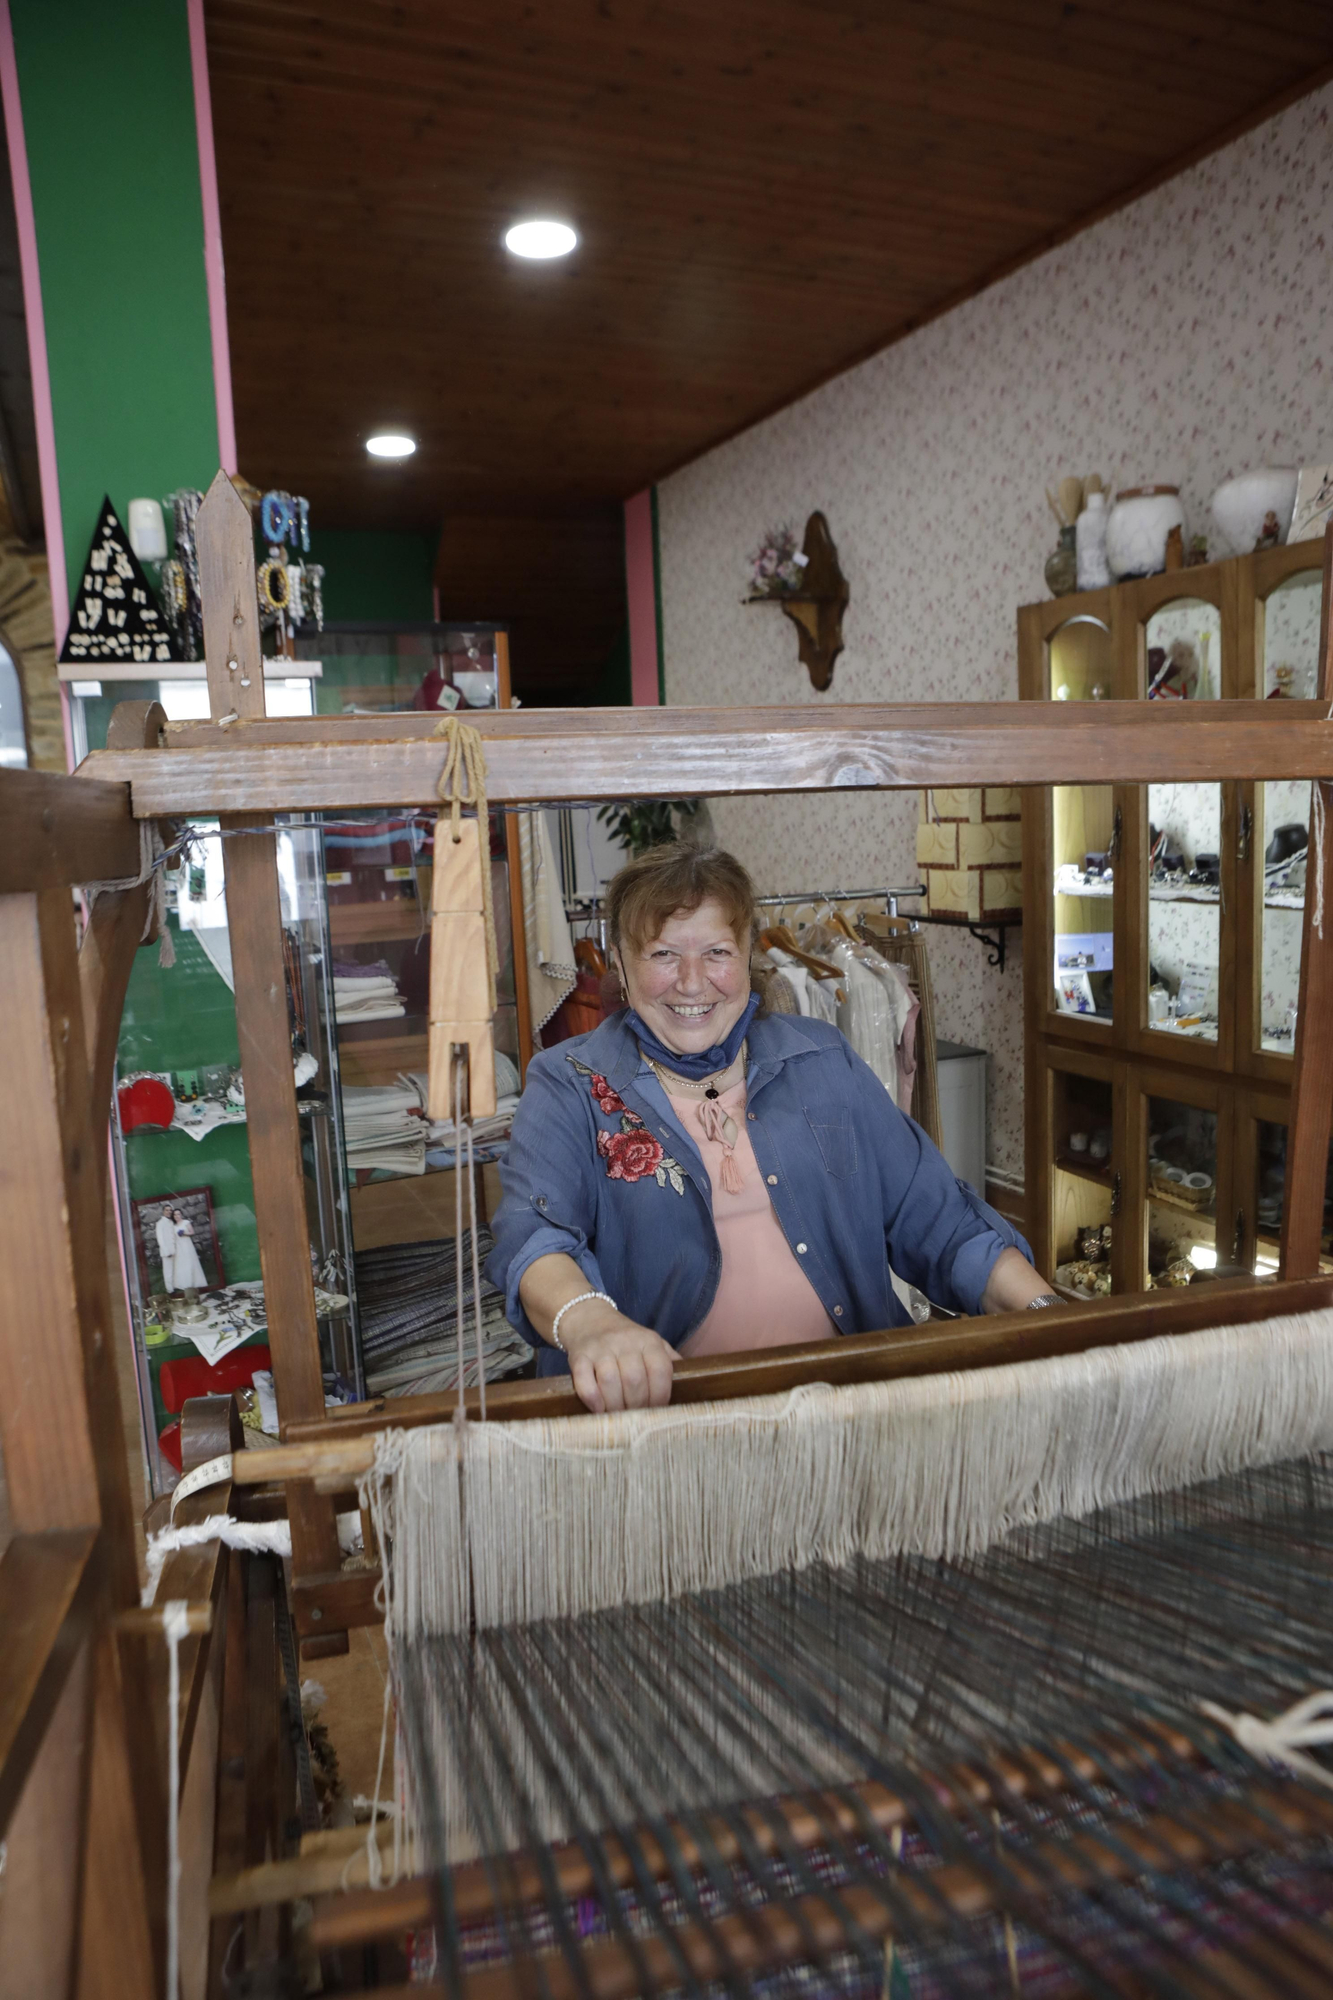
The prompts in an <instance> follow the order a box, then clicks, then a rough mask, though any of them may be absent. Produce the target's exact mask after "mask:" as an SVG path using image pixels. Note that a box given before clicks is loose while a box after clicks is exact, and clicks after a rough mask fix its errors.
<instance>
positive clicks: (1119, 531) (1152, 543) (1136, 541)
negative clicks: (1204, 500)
mask: <svg viewBox="0 0 1333 2000" xmlns="http://www.w3.org/2000/svg"><path fill="white" fill-rule="evenodd" d="M1173 528H1179V529H1180V531H1181V534H1182V536H1183V535H1184V531H1185V510H1184V508H1183V507H1182V506H1181V504H1180V488H1179V487H1178V486H1127V487H1125V489H1124V490H1123V492H1120V493H1117V494H1116V496H1115V505H1114V507H1112V509H1111V512H1110V514H1109V515H1108V516H1107V521H1106V560H1107V563H1108V564H1109V565H1110V570H1111V574H1112V576H1113V577H1115V578H1116V580H1117V581H1118V582H1123V581H1124V580H1125V578H1126V577H1131V576H1156V575H1157V573H1158V571H1159V570H1164V569H1165V568H1166V538H1167V536H1168V535H1169V534H1170V532H1171V530H1172V529H1173Z"/></svg>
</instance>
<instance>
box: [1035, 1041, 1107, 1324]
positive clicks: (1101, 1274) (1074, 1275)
mask: <svg viewBox="0 0 1333 2000" xmlns="http://www.w3.org/2000/svg"><path fill="white" fill-rule="evenodd" d="M1047 1091H1048V1097H1049V1118H1050V1132H1051V1139H1052V1161H1051V1169H1050V1193H1049V1212H1050V1217H1051V1251H1050V1255H1051V1275H1052V1276H1053V1277H1054V1278H1055V1279H1056V1280H1057V1282H1058V1283H1059V1284H1060V1285H1061V1286H1063V1287H1064V1288H1066V1289H1067V1290H1069V1291H1070V1292H1072V1293H1074V1294H1076V1295H1077V1296H1079V1297H1082V1298H1097V1297H1101V1296H1103V1295H1104V1294H1105V1293H1107V1292H1111V1291H1119V1290H1121V1289H1123V1282H1122V1278H1121V1273H1120V1269H1119V1266H1120V1263H1121V1261H1123V1260H1122V1259H1121V1258H1120V1257H1119V1256H1118V1255H1117V1246H1116V1242H1115V1230H1116V1223H1117V1220H1118V1217H1119V1214H1120V1210H1121V1191H1122V1173H1121V1165H1120V1162H1121V1131H1120V1126H1121V1115H1120V1109H1119V1104H1118V1097H1119V1091H1118V1088H1117V1082H1116V1075H1115V1066H1114V1064H1113V1063H1111V1062H1110V1061H1107V1060H1104V1059H1103V1060H1101V1061H1099V1060H1098V1059H1097V1058H1095V1057H1091V1056H1081V1057H1074V1056H1072V1055H1069V1056H1064V1055H1062V1056H1060V1057H1059V1058H1058V1059H1057V1060H1055V1061H1053V1062H1052V1063H1051V1065H1050V1067H1049V1069H1048V1072H1047Z"/></svg>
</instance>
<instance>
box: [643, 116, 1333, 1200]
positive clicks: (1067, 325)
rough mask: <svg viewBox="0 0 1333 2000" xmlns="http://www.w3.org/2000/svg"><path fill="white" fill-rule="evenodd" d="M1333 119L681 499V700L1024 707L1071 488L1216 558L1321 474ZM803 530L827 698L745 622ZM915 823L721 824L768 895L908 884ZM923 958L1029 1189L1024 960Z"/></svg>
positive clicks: (992, 1154)
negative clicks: (836, 606) (831, 573)
mask: <svg viewBox="0 0 1333 2000" xmlns="http://www.w3.org/2000/svg"><path fill="white" fill-rule="evenodd" d="M1331 120H1333V86H1328V87H1325V88H1324V89H1322V90H1320V91H1317V92H1315V93H1314V94H1312V95H1311V96H1309V97H1306V98H1303V99H1301V100H1300V102H1298V103H1297V104H1295V105H1292V106H1291V107H1289V108H1288V109H1287V110H1286V111H1284V112H1282V113H1281V114H1280V115H1279V116H1278V117H1276V118H1274V119H1272V120H1270V121H1269V122H1268V123H1266V124H1264V125H1263V126H1261V127H1259V128H1257V129H1256V130H1255V131H1253V132H1251V133H1249V134H1247V135H1246V136H1245V137H1244V138H1242V139H1239V140H1237V141H1236V142H1235V143H1234V144H1232V145H1231V146H1229V147H1227V148H1226V149H1225V150H1224V151H1222V152H1219V153H1216V154H1214V155H1212V156H1211V157H1210V158H1209V159H1207V160H1205V161H1203V162H1202V163H1201V164H1200V165H1198V166H1195V167H1192V168H1190V169H1189V171H1188V172H1186V173H1183V174H1181V175H1180V176H1178V178H1176V179H1175V180H1173V181H1171V182H1169V183H1168V184H1167V185H1165V186H1163V187H1161V188H1158V189H1155V190H1154V191H1153V192H1152V193H1151V194H1149V195H1146V196H1145V197H1144V198H1143V199H1142V200H1140V201H1138V202H1136V203H1135V204H1134V205H1133V206H1132V207H1130V208H1127V209H1124V210H1122V211H1121V212H1120V213H1118V214H1116V215H1113V216H1111V217H1109V218H1108V219H1107V220H1105V221H1103V222H1100V223H1098V224H1097V225H1096V227H1094V228H1092V229H1089V230H1087V231H1085V232H1084V233H1083V234H1082V235H1081V236H1078V237H1076V238H1075V239H1074V240H1073V241H1072V242H1070V243H1067V244H1064V245H1062V246H1061V247H1060V248H1058V249H1056V250H1053V251H1051V252H1050V253H1049V254H1048V255H1047V256H1045V257H1043V258H1041V259H1040V260H1039V261H1038V262H1036V263H1033V264H1029V265H1027V266H1026V267H1025V268H1024V269H1023V270H1021V271H1018V272H1016V273H1014V274H1013V275H1012V276H1011V277H1008V278H1005V279H1003V280H1002V281H1001V282H1000V283H998V284H996V285H993V286H992V287H991V288H990V289H989V290H988V291H986V292H984V293H982V294H981V295H980V296H978V297H977V298H975V299H971V300H969V301H968V302H967V303H965V304H964V305H961V306H959V307H958V308H957V309H956V310H955V311H953V312H951V313H949V314H947V315H946V316H945V317H944V318H942V319H939V320H936V321H935V322H933V323H932V324H931V325H929V326H925V327H923V328H922V329H921V330H920V331H919V332H918V333H915V334H913V335H911V336H910V338H908V339H906V340H903V341H900V342H899V343H897V345H895V346H893V347H890V348H887V349H886V350H885V351H884V352H883V353H882V354H879V355H877V356H876V357H875V358H874V359H873V360H871V361H868V362H866V363H864V364H863V365H862V366H860V367H857V368H854V369H850V370H849V371H848V372H847V373H846V374H844V375H841V376H839V377H838V378H837V379H836V380H834V381H832V382H830V383H828V384H826V385H825V386H824V387H823V388H822V389H819V390H817V391H816V392H815V393H814V394H813V395H811V396H808V397H806V398H804V399H803V400H802V401H800V402H798V403H795V404H793V405H792V406H791V407H790V408H789V409H786V410H783V411H781V412H780V413H779V414H778V415H777V416H775V417H772V418H770V419H769V420H768V421H766V422H765V423H762V424H759V425H756V426H755V427H754V429H752V430H750V431H747V432H746V433H745V434H744V435H743V436H741V437H739V438H736V439H734V440H733V441H732V442H731V443H729V444H726V445H723V446H720V447H719V449H718V450H716V451H714V452H711V453H709V454H708V455H707V456H706V457H704V458H702V459H699V460H697V461H696V462H695V463H694V464H693V465H690V466H687V467H686V468H685V469H684V470H683V471H681V472H678V473H676V474H675V475H674V476H673V477H672V478H671V479H669V480H667V481H666V482H665V483H664V484H663V485H662V487H661V488H660V491H659V512H660V525H661V551H662V597H663V618H664V637H665V671H666V689H667V699H668V700H669V701H670V702H674V703H693V704H698V703H705V704H706V703H734V704H739V705H749V704H756V703H765V702H797V701H809V702H812V703H819V702H829V701H834V702H855V701H908V700H922V699H926V700H941V701H979V700H994V699H1003V698H1008V697H1012V696H1014V695H1016V693H1017V670H1016V653H1015V636H1014V617H1015V612H1016V610H1017V608H1018V606H1019V605H1020V604H1024V603H1027V602H1031V601H1033V600H1036V599H1040V598H1043V597H1044V596H1045V595H1046V591H1045V586H1044V583H1043V579H1042V565H1043V563H1044V561H1045V559H1046V557H1047V555H1048V554H1049V553H1050V551H1051V549H1052V547H1053V546H1054V524H1053V523H1052V521H1051V517H1050V514H1049V512H1048V510H1047V507H1046V501H1045V498H1044V492H1043V489H1044V488H1045V487H1046V486H1048V485H1053V484H1054V483H1055V481H1056V480H1057V479H1058V478H1059V477H1060V476H1061V475H1062V474H1065V473H1070V472H1075V473H1081V474H1086V473H1090V472H1094V471H1095V472H1100V473H1101V474H1102V476H1103V477H1104V478H1105V479H1107V481H1108V482H1109V483H1110V484H1111V486H1113V487H1119V486H1127V485H1138V484H1141V483H1145V482H1149V481H1169V482H1171V483H1173V484H1177V485H1179V486H1180V489H1181V497H1182V501H1183V504H1184V507H1185V511H1186V516H1187V521H1186V527H1187V533H1188V532H1196V531H1197V532H1203V533H1209V534H1214V532H1215V531H1214V530H1213V526H1212V522H1211V519H1210V517H1209V514H1208V506H1207V503H1208V496H1209V494H1210V493H1211V492H1212V491H1213V490H1214V488H1215V487H1216V486H1218V485H1219V484H1220V482H1221V481H1222V480H1223V479H1225V478H1227V477H1228V476H1229V475H1230V474H1232V473H1235V472H1241V471H1244V470H1246V469H1247V468H1248V467H1250V466H1254V465H1263V464H1276V465H1299V464H1301V463H1303V462H1304V463H1311V462H1321V463H1322V462H1326V461H1329V460H1333V394H1330V390H1331V389H1333V382H1331V381H1330V375H1331V374H1333V363H1330V361H1329V358H1328V356H1329V351H1330V350H1329V336H1328V327H1329V303H1328V268H1329V256H1330V251H1333V123H1331ZM815 507H820V508H822V509H823V510H824V512H825V513H826V514H827V516H828V521H829V526H830V529H831V531H832V533H833V537H834V539H835V541H836V543H837V546H838V552H839V556H840V559H841V562H842V567H843V570H844V572H845V573H846V576H847V578H848V581H849V583H850V586H851V604H850V607H849V609H848V612H847V616H846V619H845V621H844V633H845V638H846V645H847V650H846V652H845V653H844V654H843V655H842V657H841V659H840V660H839V661H838V664H837V669H836V672H835V674H834V680H833V687H832V689H831V691H830V692H829V693H828V694H827V695H817V694H815V693H814V691H813V690H812V688H811V686H810V683H809V679H808V677H807V675H806V673H805V670H804V668H803V667H801V666H800V665H799V663H798V662H797V659H796V647H795V643H794V639H793V635H792V630H791V627H790V625H789V624H788V622H787V621H786V620H785V619H784V618H783V616H782V614H781V612H780V611H778V610H777V609H775V608H773V607H770V606H767V605H759V606H742V604H741V601H740V600H741V598H742V596H743V594H744V591H745V587H746V578H747V571H746V559H747V556H748V555H749V554H750V553H751V552H752V550H753V549H754V548H755V547H756V546H757V544H758V541H759V538H760V536H761V535H762V534H763V532H764V530H765V529H766V528H769V527H771V526H774V525H776V524H778V523H780V522H786V521H789V522H792V523H793V524H795V525H796V526H797V527H798V529H799V528H800V526H801V525H802V524H803V523H804V521H805V518H806V516H807V514H808V513H809V512H810V511H811V510H812V509H813V508H815ZM1214 546H1215V547H1217V546H1218V543H1217V542H1216V541H1215V542H1214ZM1004 777H1005V774H1004V772H1003V771H997V772H996V773H995V778H996V782H997V783H1003V782H1004ZM917 809H918V808H917V799H916V795H915V794H906V795H898V794H892V793H884V792H881V793H866V794H864V795H861V796H854V795H851V794H847V793H839V794H822V795H817V796H811V797H793V796H785V797H776V796H775V797H773V798H770V799H758V800H755V799H745V800H719V801H717V802H716V803H715V805H714V808H713V811H714V818H715V821H716V825H717V830H718V833H719V836H720V837H721V838H722V839H723V840H724V841H726V842H728V843H729V844H730V845H732V846H734V847H735V849H736V851H737V852H738V853H739V854H740V855H741V856H742V857H743V858H744V860H745V861H746V862H747V863H748V864H749V865H750V866H751V867H752V868H753V870H754V872H755V874H756V876H757V877H758V880H759V885H760V888H761V890H767V891H780V890H783V889H786V888H798V889H800V888H810V887H823V886H827V887H834V888H839V887H845V888H861V887H864V886H867V885H870V884H872V883H876V884H877V883H884V882H889V883H892V882H910V881H912V880H913V879H914V878H915V863H914V859H913V856H914V841H915V829H916V819H917ZM812 874H813V876H814V877H815V878H819V877H827V878H829V879H828V880H827V881H826V882H821V881H819V880H818V879H816V880H813V881H812V880H811V879H810V878H811V876H812ZM928 935H929V940H930V954H931V965H932V969H933V973H934V983H935V991H936V1000H937V1013H938V1017H939V1030H940V1033H941V1034H942V1035H945V1036H948V1037H950V1038H951V1039H953V1040H956V1041H961V1042H971V1043H973V1044H976V1045H978V1046H980V1047H982V1048H984V1049H986V1050H987V1051H988V1053H989V1056H990V1064H989V1126H990V1130H989V1140H988V1155H987V1156H988V1159H989V1161H990V1163H991V1166H992V1168H993V1169H994V1170H997V1171H998V1172H999V1173H1000V1174H1001V1175H1003V1176H1005V1177H1007V1178H1011V1179H1014V1178H1021V1176H1022V1172H1023V1022H1022V970H1021V951H1020V949H1019V948H1018V940H1019V936H1020V933H1018V932H1011V933H1010V939H1011V942H1010V951H1009V959H1008V964H1007V966H1006V968H1005V970H1004V971H1003V972H999V971H998V970H994V969H991V968H989V967H988V965H987V963H986V959H987V954H986V951H985V949H984V947H983V946H982V945H980V944H978V943H976V942H975V941H974V940H973V939H971V938H970V937H968V936H967V935H966V933H964V934H962V935H960V936H954V935H953V934H952V933H950V932H947V931H944V930H941V929H938V928H937V929H932V930H931V931H930V932H929V933H928Z"/></svg>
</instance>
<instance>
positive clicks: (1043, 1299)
mask: <svg viewBox="0 0 1333 2000" xmlns="http://www.w3.org/2000/svg"><path fill="white" fill-rule="evenodd" d="M1067 1303H1068V1301H1067V1300H1065V1299H1062V1298H1061V1297H1060V1295H1059V1293H1058V1292H1038V1294H1037V1296H1036V1298H1035V1299H1029V1300H1028V1302H1027V1310H1028V1311H1029V1312H1030V1313H1035V1312H1041V1310H1042V1309H1043V1307H1045V1306H1062V1305H1066V1304H1067Z"/></svg>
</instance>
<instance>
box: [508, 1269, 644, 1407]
mask: <svg viewBox="0 0 1333 2000" xmlns="http://www.w3.org/2000/svg"><path fill="white" fill-rule="evenodd" d="M588 1290H589V1285H588V1280H587V1279H586V1278H585V1277H584V1275H583V1272H582V1271H581V1270H580V1269H579V1267H578V1265H577V1264H576V1263H575V1262H574V1259H573V1258H572V1257H566V1256H565V1254H564V1252H563V1251H561V1250H552V1251H550V1252H549V1253H548V1254H547V1255H546V1256H545V1257H535V1258H534V1259H533V1261H532V1263H531V1264H529V1266H528V1268H527V1270H526V1271H525V1272H524V1273H523V1276H522V1278H521V1279H520V1280H519V1287H518V1295H519V1298H520V1299H521V1300H522V1302H523V1310H524V1311H525V1312H526V1314H527V1315H528V1318H529V1319H530V1320H531V1321H532V1323H533V1325H534V1326H535V1327H536V1329H537V1331H538V1333H539V1334H540V1335H541V1337H542V1339H543V1340H550V1338H551V1332H552V1328H553V1327H554V1324H555V1316H556V1314H557V1313H560V1314H561V1318H560V1345H561V1346H562V1347H563V1348H564V1350H565V1352H566V1354H567V1355H568V1356H569V1372H570V1375H571V1376H572V1377H573V1380H574V1388H575V1390H576V1392H577V1394H578V1395H579V1397H580V1399H581V1400H582V1401H583V1402H584V1403H585V1404H586V1405H587V1407H588V1408H589V1409H590V1410H592V1411H593V1412H594V1413H595V1414H596V1415H598V1416H600V1415H601V1413H602V1412H603V1411H604V1410H644V1409H654V1410H657V1409H661V1407H662V1406H663V1404H664V1403H669V1402H670V1401H671V1371H672V1369H673V1368H674V1367H675V1365H676V1350H675V1349H674V1348H673V1347H671V1346H670V1345H669V1344H668V1343H667V1342H666V1341H665V1340H663V1339H662V1337H661V1336H660V1334H656V1333H653V1332H652V1331H651V1330H650V1329H649V1328H648V1327H646V1326H640V1325H639V1324H638V1322H637V1320H632V1319H629V1318H627V1317H626V1315H625V1314H624V1313H623V1312H618V1311H617V1310H616V1308H615V1306H613V1305H612V1304H610V1302H609V1301H608V1300H606V1299H601V1298H588V1297H586V1296H585V1294H586V1293H587V1292H588ZM574 1301H577V1303H574ZM565 1306H568V1311H562V1308H563V1307H565Z"/></svg>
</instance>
